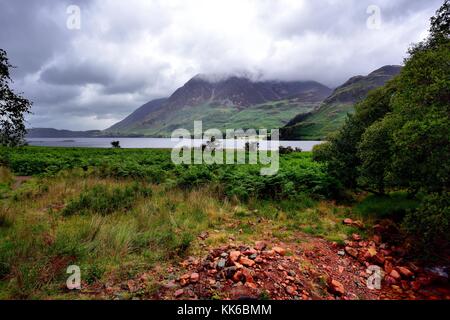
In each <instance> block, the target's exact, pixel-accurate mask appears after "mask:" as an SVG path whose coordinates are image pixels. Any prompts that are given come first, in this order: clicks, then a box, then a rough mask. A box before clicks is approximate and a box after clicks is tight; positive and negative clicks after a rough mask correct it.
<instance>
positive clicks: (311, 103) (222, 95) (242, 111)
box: [104, 75, 331, 137]
mask: <svg viewBox="0 0 450 320" xmlns="http://www.w3.org/2000/svg"><path fill="white" fill-rule="evenodd" d="M330 93H331V89H330V88H328V87H326V86H324V85H322V84H320V83H318V82H315V81H293V82H282V81H256V82H255V81H252V80H250V79H248V78H245V77H236V76H231V77H227V78H224V79H220V80H211V79H209V77H208V76H207V75H197V76H195V77H194V78H192V79H191V80H189V81H188V82H187V83H186V84H185V85H184V86H183V87H181V88H179V89H177V90H176V91H175V92H174V93H173V94H172V95H171V96H170V97H169V98H167V99H159V100H154V101H151V102H149V103H147V104H145V105H143V106H142V107H140V108H138V109H137V110H136V111H135V112H133V113H132V114H131V115H130V116H128V117H127V118H125V119H124V120H122V121H121V122H119V123H117V124H115V125H113V126H111V127H110V128H108V129H106V130H105V132H104V133H106V134H113V135H130V134H138V135H145V136H162V137H164V136H170V135H171V133H172V131H174V130H175V129H178V128H185V129H188V130H192V129H193V123H194V121H196V120H202V121H203V129H204V130H206V129H209V128H218V129H221V130H225V129H227V128H231V129H239V128H243V129H247V128H255V129H259V128H266V129H274V128H280V127H283V126H284V125H285V124H287V122H288V121H289V120H290V119H292V118H293V117H294V116H295V115H296V114H299V113H307V112H310V111H312V110H313V109H314V108H316V107H317V106H318V105H319V104H320V102H321V101H323V100H324V99H325V98H326V97H327V96H329V94H330Z"/></svg>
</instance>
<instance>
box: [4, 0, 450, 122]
mask: <svg viewBox="0 0 450 320" xmlns="http://www.w3.org/2000/svg"><path fill="white" fill-rule="evenodd" d="M441 3H442V1H441V0H429V1H423V0H396V1H391V0H366V1H365V0H344V1H336V0H321V1H305V0H227V1H225V0H223V1H220V0H188V1H186V0H171V1H165V0H151V1H144V0H142V1H141V0H128V1H116V0H92V1H89V0H83V1H81V0H63V1H54V0H36V1H29V0H0V47H1V48H4V49H5V50H6V51H7V52H8V56H9V58H10V60H11V62H12V63H13V64H14V65H16V66H18V68H17V69H15V70H14V72H13V77H14V79H15V87H16V88H17V90H18V91H21V92H24V93H25V95H26V96H28V97H29V98H30V99H32V100H33V101H34V107H33V112H34V115H33V116H32V117H31V118H30V125H32V126H35V127H37V126H45V127H57V128H69V129H96V128H97V129H99V128H105V127H107V126H109V125H111V124H112V123H114V122H115V121H117V120H120V118H121V117H123V116H126V115H127V114H128V113H130V112H131V111H133V109H135V108H137V107H138V106H139V105H140V104H142V103H145V102H147V101H148V100H150V99H152V98H157V97H162V96H166V95H169V94H170V93H171V92H172V91H173V90H174V89H176V88H177V87H178V86H180V85H182V84H183V83H184V82H185V81H187V80H188V79H189V78H190V77H192V76H193V75H195V74H198V73H206V74H208V73H209V74H227V73H228V74H229V73H230V72H234V71H236V70H239V71H245V72H250V73H253V74H257V75H258V76H259V77H261V78H266V79H281V80H306V79H313V80H317V81H321V82H323V83H325V84H327V85H329V86H337V85H339V84H340V83H342V82H343V81H345V80H346V79H347V78H348V77H350V76H353V75H356V74H367V73H369V72H370V71H372V70H373V69H375V68H378V67H380V66H382V65H385V64H400V63H401V62H402V60H403V58H404V57H405V52H406V50H407V48H408V46H409V45H410V44H411V43H413V42H417V41H419V40H420V39H421V38H423V37H425V36H426V30H427V28H428V24H429V21H428V20H429V17H430V16H431V15H432V14H433V13H434V11H435V10H436V9H437V8H438V7H439V6H440V5H441ZM73 4H75V5H78V6H79V7H80V9H81V29H80V30H69V29H68V28H67V27H66V20H67V18H68V14H67V12H66V10H67V6H68V5H73ZM370 5H376V6H377V7H378V8H380V10H381V25H380V28H379V29H377V30H371V29H368V28H367V26H366V21H367V19H368V17H369V15H370V14H368V13H367V8H368V6H370Z"/></svg>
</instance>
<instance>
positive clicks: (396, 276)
mask: <svg viewBox="0 0 450 320" xmlns="http://www.w3.org/2000/svg"><path fill="white" fill-rule="evenodd" d="M389 275H390V276H391V277H392V278H394V279H395V280H400V279H401V278H402V276H401V275H400V273H398V272H397V270H395V269H394V270H392V271H391V272H390V273H389Z"/></svg>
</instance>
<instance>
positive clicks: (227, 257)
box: [97, 219, 450, 300]
mask: <svg viewBox="0 0 450 320" xmlns="http://www.w3.org/2000/svg"><path fill="white" fill-rule="evenodd" d="M343 223H344V224H348V225H352V226H355V227H358V228H361V229H363V228H364V226H363V224H362V223H361V222H359V221H353V220H351V219H346V220H344V221H343ZM386 229H387V227H386V226H380V225H376V226H375V227H374V232H375V235H374V236H372V237H371V238H370V239H367V240H365V239H363V238H362V237H361V236H360V235H359V234H353V236H352V239H351V240H348V241H345V245H338V244H336V243H333V242H329V241H326V240H323V239H320V238H315V237H311V236H308V235H305V234H299V235H298V241H297V242H295V243H279V242H274V241H273V240H274V239H266V240H263V241H256V242H255V243H253V244H252V245H237V244H233V243H231V244H228V245H224V246H221V247H218V248H212V249H209V250H208V254H207V255H206V256H205V257H199V258H196V257H189V258H188V259H186V260H184V261H182V262H181V263H180V264H179V266H175V267H169V268H168V269H167V270H165V272H161V271H157V270H152V271H149V272H148V273H145V274H142V275H140V276H139V277H137V278H136V279H134V280H129V281H127V282H126V283H121V284H117V285H112V284H110V285H107V286H106V287H105V288H98V289H99V290H100V291H101V295H102V296H103V297H104V298H109V299H120V298H122V297H123V296H124V292H126V293H127V294H131V296H133V297H134V298H135V299H138V298H140V299H145V298H147V299H274V300H285V299H288V300H317V299H327V300H335V299H342V300H359V299H371V300H380V299H381V300H385V299H396V300H397V299H402V300H404V299H410V300H418V299H430V300H438V299H450V285H449V279H448V275H447V274H446V273H445V272H441V273H439V272H436V271H433V270H431V269H427V268H423V267H421V266H420V265H418V264H415V263H413V262H410V261H407V260H406V259H405V252H404V250H403V249H402V248H400V247H395V246H392V245H388V244H387V243H385V242H383V241H382V235H383V233H385V232H386ZM207 237H208V234H207V233H205V234H203V235H202V236H201V241H203V240H205V239H206V238H207ZM374 270H375V271H377V272H378V273H377V274H374V273H373V272H374ZM176 274H177V275H179V276H176V277H173V275H176ZM377 275H380V277H379V278H378V279H379V280H380V282H379V283H378V284H379V285H380V287H379V288H378V289H377V278H376V276H377ZM155 278H156V279H158V281H160V284H161V286H160V288H159V289H157V290H156V292H155V293H154V294H153V295H152V296H147V297H146V296H139V294H138V293H139V292H143V291H145V290H144V288H145V286H147V283H148V281H149V279H155ZM368 283H369V285H368ZM370 287H372V288H370ZM97 293H99V292H98V291H97Z"/></svg>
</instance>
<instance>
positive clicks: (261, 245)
mask: <svg viewBox="0 0 450 320" xmlns="http://www.w3.org/2000/svg"><path fill="white" fill-rule="evenodd" d="M266 247H267V244H266V243H265V242H264V241H256V242H255V249H256V250H259V251H263V250H264V249H265V248H266Z"/></svg>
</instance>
